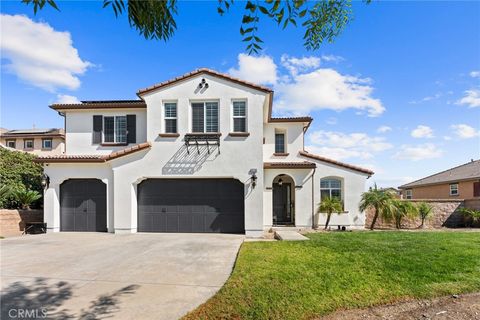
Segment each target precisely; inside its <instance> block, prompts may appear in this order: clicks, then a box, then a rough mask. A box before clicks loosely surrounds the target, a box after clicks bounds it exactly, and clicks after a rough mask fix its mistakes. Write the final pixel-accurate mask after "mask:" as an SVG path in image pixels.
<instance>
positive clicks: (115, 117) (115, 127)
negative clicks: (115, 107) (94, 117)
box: [102, 115, 128, 144]
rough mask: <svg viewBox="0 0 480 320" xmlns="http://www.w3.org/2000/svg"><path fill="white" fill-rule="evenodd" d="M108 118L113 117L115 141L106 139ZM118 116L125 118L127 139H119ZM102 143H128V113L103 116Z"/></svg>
mask: <svg viewBox="0 0 480 320" xmlns="http://www.w3.org/2000/svg"><path fill="white" fill-rule="evenodd" d="M106 118H113V141H105V119H106ZM118 118H125V141H120V142H119V141H117V119H118ZM102 121H103V123H102V128H103V129H102V143H106V144H108V143H114V144H127V140H128V137H127V128H126V126H127V116H126V115H117V116H103V119H102Z"/></svg>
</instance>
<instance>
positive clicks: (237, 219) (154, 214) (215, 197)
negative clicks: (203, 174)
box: [137, 179, 245, 233]
mask: <svg viewBox="0 0 480 320" xmlns="http://www.w3.org/2000/svg"><path fill="white" fill-rule="evenodd" d="M137 192H138V231H139V232H222V233H244V232H245V224H244V220H245V218H244V186H243V184H242V183H241V182H239V181H238V180H234V179H147V180H145V181H143V182H141V183H140V184H139V185H138V189H137Z"/></svg>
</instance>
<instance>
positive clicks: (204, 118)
mask: <svg viewBox="0 0 480 320" xmlns="http://www.w3.org/2000/svg"><path fill="white" fill-rule="evenodd" d="M192 132H194V133H201V132H218V102H194V103H192Z"/></svg>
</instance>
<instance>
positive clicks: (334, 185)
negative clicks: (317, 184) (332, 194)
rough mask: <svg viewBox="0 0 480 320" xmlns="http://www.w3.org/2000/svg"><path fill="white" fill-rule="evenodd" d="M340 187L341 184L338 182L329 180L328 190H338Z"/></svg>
mask: <svg viewBox="0 0 480 320" xmlns="http://www.w3.org/2000/svg"><path fill="white" fill-rule="evenodd" d="M341 187H342V183H341V182H340V180H336V179H331V180H330V188H336V189H340V188H341Z"/></svg>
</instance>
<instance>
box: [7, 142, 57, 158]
mask: <svg viewBox="0 0 480 320" xmlns="http://www.w3.org/2000/svg"><path fill="white" fill-rule="evenodd" d="M11 140H15V149H17V150H20V151H26V152H29V153H33V154H36V155H49V154H50V155H51V154H62V153H63V152H64V151H65V142H64V140H63V139H61V138H52V149H42V138H33V150H31V149H24V148H23V146H24V140H29V139H28V138H16V139H11V138H7V139H6V138H1V139H0V142H1V143H2V144H3V145H5V146H6V145H7V141H11Z"/></svg>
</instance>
